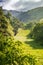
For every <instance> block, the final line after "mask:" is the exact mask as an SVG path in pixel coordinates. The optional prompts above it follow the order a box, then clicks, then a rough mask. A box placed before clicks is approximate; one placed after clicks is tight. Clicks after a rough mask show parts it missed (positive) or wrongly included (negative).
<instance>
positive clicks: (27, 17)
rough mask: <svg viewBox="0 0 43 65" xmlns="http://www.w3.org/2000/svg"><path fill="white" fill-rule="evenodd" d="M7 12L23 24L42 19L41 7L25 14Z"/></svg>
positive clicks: (12, 11)
mask: <svg viewBox="0 0 43 65" xmlns="http://www.w3.org/2000/svg"><path fill="white" fill-rule="evenodd" d="M9 12H10V13H11V14H12V15H13V16H15V17H16V18H17V19H19V20H20V21H23V22H27V21H32V20H40V19H42V18H43V7H38V8H35V9H32V10H28V11H27V12H19V11H15V10H10V11H9Z"/></svg>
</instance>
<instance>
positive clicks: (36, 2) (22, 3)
mask: <svg viewBox="0 0 43 65" xmlns="http://www.w3.org/2000/svg"><path fill="white" fill-rule="evenodd" d="M0 6H2V7H3V9H7V10H17V11H27V10H30V9H33V8H36V7H42V6H43V0H0Z"/></svg>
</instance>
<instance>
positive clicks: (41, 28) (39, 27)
mask: <svg viewBox="0 0 43 65" xmlns="http://www.w3.org/2000/svg"><path fill="white" fill-rule="evenodd" d="M31 35H32V38H34V39H35V40H36V41H39V42H43V22H40V23H37V24H36V25H35V27H34V28H33V31H32V32H31Z"/></svg>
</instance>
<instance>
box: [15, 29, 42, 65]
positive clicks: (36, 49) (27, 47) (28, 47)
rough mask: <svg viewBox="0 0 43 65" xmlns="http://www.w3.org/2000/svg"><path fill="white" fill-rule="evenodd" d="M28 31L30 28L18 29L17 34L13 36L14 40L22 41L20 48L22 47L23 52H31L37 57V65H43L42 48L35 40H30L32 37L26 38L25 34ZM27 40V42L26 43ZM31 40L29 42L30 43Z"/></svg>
mask: <svg viewBox="0 0 43 65" xmlns="http://www.w3.org/2000/svg"><path fill="white" fill-rule="evenodd" d="M29 33H30V30H22V29H19V30H18V34H17V35H16V36H15V39H16V40H19V41H21V42H22V43H23V45H21V48H22V49H23V52H24V53H23V54H31V55H33V56H36V57H37V60H39V63H38V64H39V65H43V48H41V46H40V45H38V44H37V43H36V42H32V41H33V39H27V37H26V36H27V35H28V34H29ZM26 41H27V42H28V44H27V43H26ZM30 42H31V43H30Z"/></svg>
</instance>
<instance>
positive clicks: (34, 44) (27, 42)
mask: <svg viewBox="0 0 43 65" xmlns="http://www.w3.org/2000/svg"><path fill="white" fill-rule="evenodd" d="M25 43H26V44H28V45H30V46H31V47H32V48H33V49H43V46H42V45H41V44H40V43H38V42H36V41H25Z"/></svg>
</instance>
